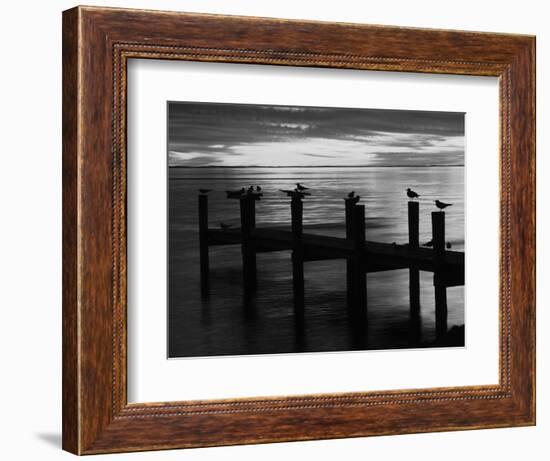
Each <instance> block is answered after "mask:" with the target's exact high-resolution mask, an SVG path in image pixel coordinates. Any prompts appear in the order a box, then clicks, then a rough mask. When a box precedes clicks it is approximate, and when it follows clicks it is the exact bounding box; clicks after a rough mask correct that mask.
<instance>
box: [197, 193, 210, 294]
mask: <svg viewBox="0 0 550 461" xmlns="http://www.w3.org/2000/svg"><path fill="white" fill-rule="evenodd" d="M199 254H200V277H201V295H202V296H203V297H206V296H208V294H209V293H210V260H209V255H208V195H207V194H199Z"/></svg>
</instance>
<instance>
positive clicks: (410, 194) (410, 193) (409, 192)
mask: <svg viewBox="0 0 550 461" xmlns="http://www.w3.org/2000/svg"><path fill="white" fill-rule="evenodd" d="M407 197H409V198H418V197H420V195H418V194H417V193H416V192H415V191H413V190H412V189H411V188H410V187H408V188H407Z"/></svg>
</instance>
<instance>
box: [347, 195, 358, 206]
mask: <svg viewBox="0 0 550 461" xmlns="http://www.w3.org/2000/svg"><path fill="white" fill-rule="evenodd" d="M360 199H361V196H360V195H356V196H355V197H352V198H350V199H349V201H350V203H351V204H353V205H355V204H356V203H357V202H359V200H360Z"/></svg>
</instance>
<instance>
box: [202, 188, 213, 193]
mask: <svg viewBox="0 0 550 461" xmlns="http://www.w3.org/2000/svg"><path fill="white" fill-rule="evenodd" d="M199 192H200V193H201V194H208V192H212V189H199Z"/></svg>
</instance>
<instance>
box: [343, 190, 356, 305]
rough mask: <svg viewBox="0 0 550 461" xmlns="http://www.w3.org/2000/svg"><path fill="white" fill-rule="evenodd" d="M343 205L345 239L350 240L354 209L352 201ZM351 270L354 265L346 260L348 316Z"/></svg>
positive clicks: (345, 200)
mask: <svg viewBox="0 0 550 461" xmlns="http://www.w3.org/2000/svg"><path fill="white" fill-rule="evenodd" d="M344 203H345V206H346V211H345V219H346V239H348V240H351V239H352V236H353V229H352V226H351V221H352V218H353V216H352V210H353V207H354V204H353V201H352V200H350V199H344ZM353 269H354V263H353V261H352V260H351V259H346V290H347V291H346V293H347V307H348V314H350V315H351V314H352V313H353V302H352V299H351V298H352V296H351V295H352V293H353V279H354V275H353Z"/></svg>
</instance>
